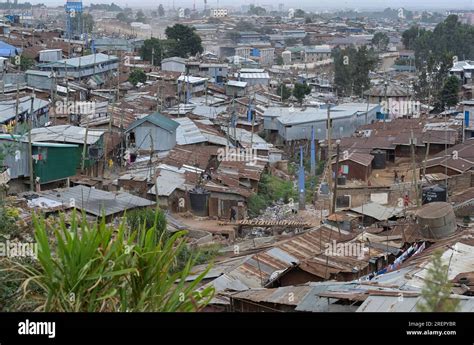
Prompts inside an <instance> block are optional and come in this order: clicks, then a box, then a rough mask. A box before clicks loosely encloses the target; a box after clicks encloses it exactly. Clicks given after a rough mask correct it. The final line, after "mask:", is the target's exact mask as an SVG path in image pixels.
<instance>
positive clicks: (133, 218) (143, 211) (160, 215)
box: [125, 208, 169, 239]
mask: <svg viewBox="0 0 474 345" xmlns="http://www.w3.org/2000/svg"><path fill="white" fill-rule="evenodd" d="M125 217H126V218H127V224H128V227H129V228H130V229H139V228H140V227H142V226H144V227H145V228H146V229H152V228H153V229H155V232H156V235H157V236H156V238H157V239H158V238H160V237H163V239H167V238H168V237H169V236H168V235H167V231H166V215H165V214H164V212H163V210H161V209H159V208H156V209H153V208H140V209H134V210H131V211H130V212H128V213H127V214H126V215H125Z"/></svg>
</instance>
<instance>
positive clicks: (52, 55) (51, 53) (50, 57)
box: [39, 49, 63, 62]
mask: <svg viewBox="0 0 474 345" xmlns="http://www.w3.org/2000/svg"><path fill="white" fill-rule="evenodd" d="M62 54H63V52H62V50H61V49H45V50H40V51H39V62H56V61H59V60H61V59H62V57H63V56H62Z"/></svg>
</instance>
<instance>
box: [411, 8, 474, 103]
mask: <svg viewBox="0 0 474 345" xmlns="http://www.w3.org/2000/svg"><path fill="white" fill-rule="evenodd" d="M402 40H403V44H404V45H405V47H406V48H408V49H412V50H414V51H415V66H416V68H417V69H418V70H419V71H420V74H419V82H418V84H417V85H416V95H417V98H418V99H419V100H425V101H426V98H427V97H428V95H432V96H434V97H435V98H436V104H435V107H436V108H437V110H442V109H443V100H442V97H443V96H442V94H441V92H442V89H443V86H444V85H445V80H446V78H447V76H448V71H449V69H450V68H451V67H452V66H453V62H454V61H455V57H457V59H458V60H463V59H465V60H472V59H474V45H472V44H466V42H474V27H473V26H470V25H467V24H461V23H460V22H459V21H458V17H457V16H456V15H450V16H448V17H447V18H446V19H445V20H444V21H443V22H441V23H439V24H438V25H436V27H435V29H434V30H433V31H429V30H425V29H423V28H419V27H417V26H413V27H411V28H410V29H408V30H406V31H405V32H404V33H403V35H402Z"/></svg>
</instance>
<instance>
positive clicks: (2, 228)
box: [0, 201, 20, 240]
mask: <svg viewBox="0 0 474 345" xmlns="http://www.w3.org/2000/svg"><path fill="white" fill-rule="evenodd" d="M19 216H20V214H19V212H18V210H17V209H15V208H12V207H8V206H6V205H5V203H4V202H3V201H0V240H1V239H2V238H1V236H2V235H3V236H7V237H9V238H10V237H16V236H17V235H18V231H19V229H18V225H17V224H16V222H17V220H18V219H19Z"/></svg>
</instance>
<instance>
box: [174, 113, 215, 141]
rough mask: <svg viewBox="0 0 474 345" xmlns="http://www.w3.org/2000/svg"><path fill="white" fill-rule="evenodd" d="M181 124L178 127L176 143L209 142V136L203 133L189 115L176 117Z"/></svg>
mask: <svg viewBox="0 0 474 345" xmlns="http://www.w3.org/2000/svg"><path fill="white" fill-rule="evenodd" d="M174 121H176V122H177V123H178V124H179V127H178V128H177V129H176V143H177V144H178V145H189V144H197V143H202V142H207V138H206V137H205V136H204V135H202V133H201V130H200V129H199V128H198V127H197V126H196V124H195V123H194V122H193V121H192V120H191V119H190V118H188V117H180V118H177V119H174Z"/></svg>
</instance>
